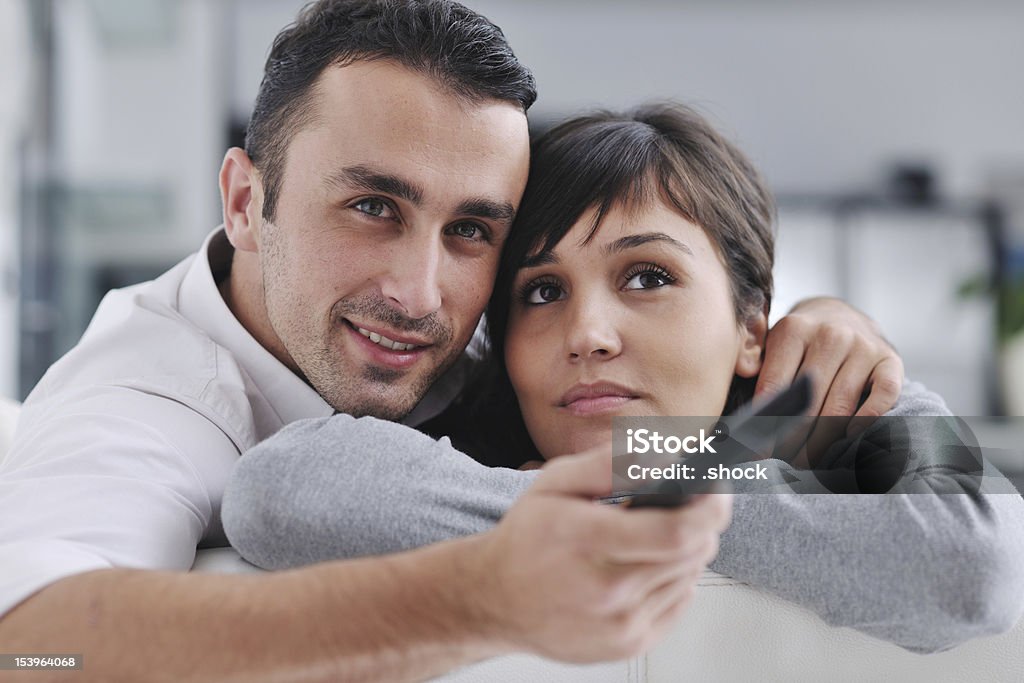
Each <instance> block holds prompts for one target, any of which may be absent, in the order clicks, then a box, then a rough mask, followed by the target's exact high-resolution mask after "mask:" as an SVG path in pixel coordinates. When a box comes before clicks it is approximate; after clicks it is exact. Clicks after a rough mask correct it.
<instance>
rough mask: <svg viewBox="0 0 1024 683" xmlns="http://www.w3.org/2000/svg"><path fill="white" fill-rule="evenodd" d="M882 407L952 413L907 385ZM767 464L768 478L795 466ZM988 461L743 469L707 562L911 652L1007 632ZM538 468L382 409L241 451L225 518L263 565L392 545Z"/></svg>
mask: <svg viewBox="0 0 1024 683" xmlns="http://www.w3.org/2000/svg"><path fill="white" fill-rule="evenodd" d="M890 415H891V416H923V415H949V411H948V409H947V408H946V406H945V404H944V402H943V401H942V399H941V398H939V397H938V396H936V395H935V394H931V393H929V392H927V391H925V390H924V389H923V387H921V386H920V385H913V384H908V385H907V386H906V387H905V389H904V394H903V396H902V397H901V398H900V400H899V402H898V403H897V405H896V407H895V409H894V410H893V411H891V412H890ZM925 447H926V446H925ZM914 448H916V449H920V448H922V446H921V444H920V443H917V444H916V445H915V446H914ZM766 462H767V463H770V464H771V465H772V467H773V478H781V477H782V475H783V474H790V475H791V474H794V473H793V471H792V470H791V469H789V466H788V465H787V464H786V463H783V462H781V461H777V460H770V461H766ZM911 462H912V463H919V464H920V463H926V462H927V458H918V459H915V460H911ZM989 468H990V466H989V465H987V464H986V476H985V477H984V484H983V486H982V492H983V493H984V495H980V496H971V495H968V494H965V493H956V494H943V495H937V494H925V495H921V494H893V493H890V494H885V495H863V494H862V495H846V494H772V495H761V494H753V493H746V494H745V493H744V491H743V489H744V484H743V483H742V482H738V483H737V486H736V490H737V494H738V495H736V496H735V502H734V509H733V522H732V526H731V527H730V528H729V529H728V530H727V531H726V532H725V533H724V534H723V536H722V539H721V549H720V551H719V554H718V557H717V558H716V559H715V561H714V562H713V564H712V565H711V568H712V569H713V570H715V571H717V572H719V573H722V574H726V575H729V576H732V577H734V578H736V579H739V580H742V581H745V582H748V583H749V584H751V585H754V586H757V587H760V588H763V589H765V590H768V591H770V592H772V593H775V594H777V595H779V596H781V597H783V598H785V599H787V600H790V601H792V602H794V603H797V604H799V605H802V606H804V607H806V608H808V609H810V610H812V611H814V612H815V613H816V614H818V615H819V616H820V617H821V618H822V619H823V620H824V621H825V622H827V623H828V624H830V625H833V626H848V627H852V628H856V629H858V630H860V631H862V632H864V633H867V634H869V635H871V636H875V637H877V638H882V639H884V640H888V641H891V642H893V643H896V644H897V645H900V646H902V647H904V648H907V649H909V650H913V651H917V652H933V651H938V650H944V649H948V648H950V647H953V646H955V645H957V644H959V643H961V642H963V641H965V640H967V639H970V638H974V637H977V636H983V635H990V634H994V633H999V632H1002V631H1005V630H1008V629H1009V628H1011V627H1012V626H1013V624H1014V623H1016V621H1017V619H1018V618H1020V616H1021V613H1022V611H1024V570H1022V569H1021V568H1022V567H1024V499H1022V498H1021V497H1020V496H1019V495H1017V494H1016V493H1015V491H1014V489H1013V487H1012V485H1011V484H1010V483H1009V482H1008V481H1006V480H1005V478H1003V477H1001V475H999V474H998V472H994V470H990V469H989ZM920 470H921V471H920V472H918V473H917V475H916V477H915V480H916V481H922V480H927V478H928V477H932V478H933V479H941V481H938V482H937V483H936V484H935V489H936V490H942V491H948V490H950V489H949V482H950V478H949V477H948V476H947V475H946V474H943V473H941V472H937V473H933V472H935V470H934V468H932V469H929V468H928V467H927V464H925V465H924V466H923V467H921V468H920ZM795 474H796V476H800V474H801V473H799V472H796V473H795ZM536 475H537V472H520V471H518V470H511V469H506V468H489V467H485V466H483V465H480V464H478V463H477V462H476V461H474V460H473V459H472V458H470V457H469V456H467V455H465V454H463V453H461V452H460V451H458V450H455V449H454V448H452V446H451V444H450V443H449V442H448V440H447V439H441V440H440V441H435V440H433V439H431V438H430V437H428V436H425V435H423V434H421V433H419V432H417V431H415V430H413V429H411V428H409V427H405V426H402V425H399V424H395V423H391V422H384V421H381V420H377V419H374V418H359V419H356V418H353V417H351V416H348V415H336V416H334V417H330V418H325V419H314V420H304V421H300V422H297V423H294V424H292V425H289V426H288V427H286V428H285V429H283V430H281V431H280V432H279V433H278V434H277V435H275V436H274V437H272V438H270V439H267V440H266V441H264V442H263V443H261V444H260V445H259V446H257V447H256V448H254V449H252V450H251V451H249V452H247V453H246V454H245V455H244V456H243V457H242V458H241V460H240V461H239V463H238V466H237V468H236V469H235V472H234V475H233V477H232V479H231V481H230V482H229V484H228V487H227V490H226V491H225V494H224V502H223V511H222V514H223V522H224V529H225V531H226V533H227V536H228V538H229V539H230V541H231V543H232V545H233V546H234V547H235V548H236V549H237V550H238V551H239V552H240V553H241V555H242V556H243V557H244V558H246V559H247V560H249V561H250V562H252V563H253V564H256V565H258V566H260V567H264V568H267V569H282V568H287V567H295V566H300V565H306V564H311V563H314V562H320V561H324V560H329V559H338V558H351V557H358V556H362V555H374V554H381V553H390V552H396V551H400V550H406V549H410V548H415V547H418V546H422V545H426V544H429V543H434V542H437V541H442V540H445V539H449V538H452V537H456V536H463V535H467V534H473V533H477V532H481V531H485V530H487V529H489V528H490V527H491V526H493V525H494V524H495V523H496V522H497V521H498V520H499V519H500V518H501V516H502V515H503V514H504V512H505V511H506V510H507V509H508V508H509V507H510V506H511V505H512V504H513V503H514V502H515V500H516V498H517V497H518V496H519V495H520V494H522V493H523V491H525V490H526V488H527V487H529V485H530V484H531V483H532V482H533V480H534V478H535V477H536ZM786 479H787V480H789V479H792V477H791V476H787V477H786ZM953 481H954V484H955V482H956V480H955V478H953ZM954 490H956V489H954ZM960 490H962V489H960Z"/></svg>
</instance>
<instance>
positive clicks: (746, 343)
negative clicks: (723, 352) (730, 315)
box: [736, 311, 768, 378]
mask: <svg viewBox="0 0 1024 683" xmlns="http://www.w3.org/2000/svg"><path fill="white" fill-rule="evenodd" d="M740 335H741V339H740V342H741V344H740V350H739V353H737V354H736V374H737V375H739V376H740V377H746V378H751V377H757V374H758V373H759V372H761V362H762V358H763V356H764V340H765V338H766V337H767V336H768V314H767V313H766V312H765V311H761V312H760V313H757V314H755V315H752V316H750V317H749V318H747V320H746V322H744V323H743V324H742V326H741V327H740Z"/></svg>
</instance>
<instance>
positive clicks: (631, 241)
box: [604, 232, 693, 256]
mask: <svg viewBox="0 0 1024 683" xmlns="http://www.w3.org/2000/svg"><path fill="white" fill-rule="evenodd" d="M651 242H664V243H665V244H669V245H671V246H673V247H675V248H676V249H678V250H680V251H682V252H685V253H687V254H689V255H690V256H693V250H692V249H690V247H688V246H686V245H685V244H683V243H682V242H680V241H679V240H677V239H676V238H675V237H671V236H670V235H666V234H665V233H663V232H644V233H640V234H638V235H627V236H625V237H620V238H619V239H617V240H615V241H614V242H610V243H609V244H606V245H605V246H604V252H605V253H606V254H615V253H618V252H622V251H625V250H627V249H633V248H634V247H639V246H640V245H642V244H649V243H651Z"/></svg>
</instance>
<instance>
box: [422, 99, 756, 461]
mask: <svg viewBox="0 0 1024 683" xmlns="http://www.w3.org/2000/svg"><path fill="white" fill-rule="evenodd" d="M533 159H534V161H533V164H532V166H531V176H530V181H529V184H528V185H527V190H526V193H525V194H524V196H523V203H522V205H521V207H520V211H519V219H518V222H517V226H516V230H515V231H513V234H512V236H511V237H510V238H509V241H508V243H507V244H506V245H505V249H504V251H503V254H502V261H501V265H500V266H499V270H498V276H497V279H496V283H495V290H494V295H493V296H492V298H491V303H490V306H489V308H488V311H487V320H488V322H489V326H490V329H489V339H490V342H491V345H492V347H493V354H492V356H493V358H494V360H495V366H494V367H493V368H492V369H491V372H492V376H491V377H489V378H488V379H487V380H486V383H487V384H488V385H489V386H488V387H487V389H485V393H486V395H487V396H488V400H487V401H484V402H483V404H482V406H483V408H482V409H481V408H479V406H480V405H481V404H480V403H474V404H473V405H474V406H477V409H475V410H474V409H473V408H467V409H468V410H469V412H471V413H472V414H473V416H474V417H475V418H476V419H475V420H472V422H473V423H474V424H480V421H481V420H482V421H484V422H485V423H486V424H488V425H490V428H489V429H486V430H479V429H478V430H476V433H477V434H478V435H483V436H486V435H487V434H495V433H498V432H504V438H503V439H501V440H495V442H493V443H488V444H482V445H481V447H479V448H477V449H473V450H474V454H477V453H478V454H479V455H478V457H481V458H488V459H489V462H490V463H492V464H494V463H495V462H496V461H495V460H493V459H492V458H493V456H492V454H494V453H495V450H496V449H500V452H501V453H502V454H503V456H504V458H505V461H504V462H503V463H502V464H506V465H518V464H520V463H521V462H522V460H521V458H522V456H523V455H524V454H527V453H530V452H531V451H532V450H533V449H532V448H531V446H535V447H536V449H537V451H536V452H535V453H537V454H538V455H542V456H546V457H552V456H554V455H560V454H564V453H574V452H579V451H581V450H585V449H586V448H589V447H591V446H594V445H596V444H598V443H608V442H609V433H608V430H609V428H610V418H611V416H613V415H721V414H723V413H725V412H731V411H732V409H734V408H735V407H737V406H738V405H740V404H741V403H744V402H746V401H749V400H750V398H751V396H752V392H753V385H754V382H753V380H754V379H756V377H757V373H758V371H759V370H760V367H761V358H762V351H763V344H764V338H765V333H766V331H767V326H768V324H767V317H768V308H769V305H770V302H771V297H772V272H771V271H772V259H773V248H774V236H773V231H772V226H773V221H774V216H775V207H774V203H773V200H772V197H771V194H770V193H769V192H768V190H767V189H766V187H765V186H764V184H763V182H762V181H761V179H760V177H759V175H758V173H757V172H756V171H755V170H754V168H753V167H752V166H751V165H750V163H749V162H748V161H747V160H746V158H745V157H744V156H743V155H742V154H741V153H740V152H739V151H738V150H736V149H735V148H734V147H733V146H732V145H731V144H730V143H729V142H728V141H726V140H725V139H724V138H722V137H721V136H720V135H718V134H717V133H716V132H715V131H714V129H712V128H711V127H710V126H709V125H708V124H707V123H706V122H705V121H704V120H703V119H702V118H700V117H699V116H698V115H697V114H695V113H694V112H692V111H691V110H689V109H686V108H683V107H679V106H670V105H660V106H651V107H645V108H642V109H638V110H637V111H636V112H634V113H633V114H632V115H630V116H628V117H620V116H615V115H611V114H597V115H594V116H588V117H583V118H578V119H574V120H572V121H570V122H567V123H565V124H563V125H561V126H559V127H557V128H555V129H554V130H552V131H551V132H550V133H548V134H547V135H546V136H544V137H543V138H542V139H540V140H539V141H538V142H537V143H536V145H535V148H534V150H533ZM475 393H476V392H469V395H475ZM570 399H571V400H570ZM520 411H521V414H522V416H523V418H525V423H526V425H527V426H528V427H529V430H528V431H529V437H530V438H529V439H523V438H521V434H520V435H516V438H512V436H511V435H510V434H509V433H508V427H507V425H508V424H509V423H510V422H512V420H510V416H516V417H518V415H519V414H520ZM455 414H458V411H456V413H455ZM455 422H458V424H465V422H466V421H465V420H458V421H456V420H452V419H451V416H450V415H449V416H448V419H447V420H443V421H442V423H441V424H434V425H430V428H431V431H432V432H434V433H439V434H459V433H460V430H459V429H458V424H454V423H455ZM514 423H515V424H516V425H520V424H522V423H521V422H520V421H519V420H515V422H514ZM503 424H504V425H506V428H505V429H501V425H503ZM470 438H472V437H471V436H470ZM478 438H479V437H478ZM502 444H511V445H512V448H508V447H504V448H503V447H502ZM517 459H519V463H517V462H516V460H517Z"/></svg>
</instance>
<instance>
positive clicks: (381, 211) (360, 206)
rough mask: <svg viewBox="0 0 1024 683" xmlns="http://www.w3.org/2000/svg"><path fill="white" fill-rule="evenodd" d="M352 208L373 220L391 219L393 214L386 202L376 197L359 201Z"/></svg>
mask: <svg viewBox="0 0 1024 683" xmlns="http://www.w3.org/2000/svg"><path fill="white" fill-rule="evenodd" d="M352 206H353V207H354V208H355V209H356V211H360V212H362V213H365V214H366V215H367V216H373V217H374V218H391V217H392V215H393V214H394V212H393V211H392V210H391V207H390V206H388V203H387V202H386V201H384V200H383V199H378V198H376V197H368V198H366V199H361V200H360V201H358V202H356V203H355V204H353V205H352Z"/></svg>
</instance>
